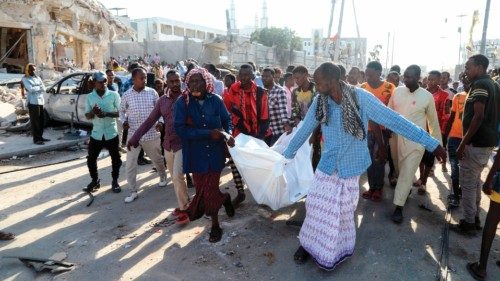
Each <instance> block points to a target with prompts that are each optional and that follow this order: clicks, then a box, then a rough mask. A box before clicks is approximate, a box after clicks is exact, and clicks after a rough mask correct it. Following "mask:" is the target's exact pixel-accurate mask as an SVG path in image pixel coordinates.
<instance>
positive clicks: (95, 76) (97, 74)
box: [92, 71, 107, 82]
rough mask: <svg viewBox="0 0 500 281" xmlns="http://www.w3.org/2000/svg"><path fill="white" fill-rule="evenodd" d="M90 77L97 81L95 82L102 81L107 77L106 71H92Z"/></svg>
mask: <svg viewBox="0 0 500 281" xmlns="http://www.w3.org/2000/svg"><path fill="white" fill-rule="evenodd" d="M92 78H93V79H94V81H97V82H104V81H106V79H107V77H106V73H104V72H102V71H97V72H94V74H93V75H92Z"/></svg>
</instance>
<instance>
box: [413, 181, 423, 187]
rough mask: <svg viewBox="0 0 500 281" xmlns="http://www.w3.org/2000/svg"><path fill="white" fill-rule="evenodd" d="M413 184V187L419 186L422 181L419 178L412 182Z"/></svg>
mask: <svg viewBox="0 0 500 281" xmlns="http://www.w3.org/2000/svg"><path fill="white" fill-rule="evenodd" d="M413 186H414V187H421V186H422V181H421V180H417V181H416V182H414V183H413Z"/></svg>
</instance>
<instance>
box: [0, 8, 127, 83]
mask: <svg viewBox="0 0 500 281" xmlns="http://www.w3.org/2000/svg"><path fill="white" fill-rule="evenodd" d="M133 34H134V31H133V30H132V29H131V28H129V27H127V26H126V25H124V24H123V23H121V22H120V21H118V20H115V19H114V18H113V16H112V15H111V14H110V12H109V11H108V10H107V9H106V8H105V7H104V6H103V5H102V4H101V3H100V2H99V1H96V0H43V1H42V0H3V1H0V72H8V73H22V67H23V66H24V65H26V63H28V62H32V63H35V64H36V65H37V66H39V67H40V66H41V67H43V68H44V69H54V70H58V71H64V70H65V69H67V68H69V67H73V68H78V69H89V68H90V66H91V64H94V65H95V68H97V69H102V68H103V62H104V60H105V59H106V58H105V57H104V56H105V54H106V52H107V49H108V46H109V45H108V44H109V42H111V41H112V40H113V39H114V38H117V37H119V36H121V37H129V38H130V37H131V36H133Z"/></svg>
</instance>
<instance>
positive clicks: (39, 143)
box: [34, 140, 45, 145]
mask: <svg viewBox="0 0 500 281" xmlns="http://www.w3.org/2000/svg"><path fill="white" fill-rule="evenodd" d="M34 144H36V145H44V144H45V143H44V142H43V141H41V140H39V141H35V142H34Z"/></svg>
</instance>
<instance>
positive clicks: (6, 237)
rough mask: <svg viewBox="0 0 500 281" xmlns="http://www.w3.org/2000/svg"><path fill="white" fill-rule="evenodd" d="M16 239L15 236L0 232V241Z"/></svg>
mask: <svg viewBox="0 0 500 281" xmlns="http://www.w3.org/2000/svg"><path fill="white" fill-rule="evenodd" d="M14 238H16V236H15V235H14V234H12V233H10V232H3V231H0V240H12V239H14Z"/></svg>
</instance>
